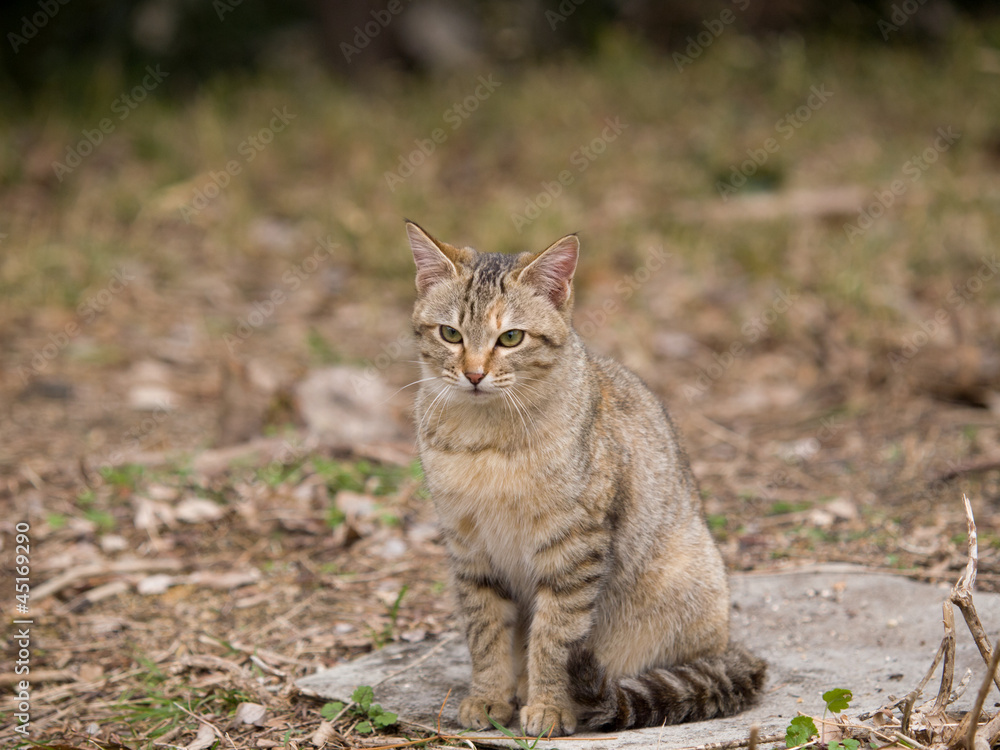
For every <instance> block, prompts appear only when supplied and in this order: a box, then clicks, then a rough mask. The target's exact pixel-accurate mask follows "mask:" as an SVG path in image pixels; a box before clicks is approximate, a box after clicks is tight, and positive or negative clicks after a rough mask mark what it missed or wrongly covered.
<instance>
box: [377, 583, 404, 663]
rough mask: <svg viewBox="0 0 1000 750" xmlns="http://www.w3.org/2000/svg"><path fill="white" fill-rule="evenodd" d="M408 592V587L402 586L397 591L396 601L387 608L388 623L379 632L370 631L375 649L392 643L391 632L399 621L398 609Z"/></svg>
mask: <svg viewBox="0 0 1000 750" xmlns="http://www.w3.org/2000/svg"><path fill="white" fill-rule="evenodd" d="M409 590H410V587H409V586H405V585H404V586H403V588H401V589H400V590H399V594H397V595H396V600H395V601H394V602H393V603H392V605H390V607H389V622H388V623H386V626H385V627H384V628H382V631H381V632H378V631H374V630H373V631H372V641H374V643H375V648H382V647H383V646H384V645H386V644H387V643H390V642H392V639H393V632H394V631H395V629H396V622H397V620H399V607H400V605H401V604H402V603H403V597H404V596H406V592H407V591H409Z"/></svg>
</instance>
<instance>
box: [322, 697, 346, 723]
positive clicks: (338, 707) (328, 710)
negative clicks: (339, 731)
mask: <svg viewBox="0 0 1000 750" xmlns="http://www.w3.org/2000/svg"><path fill="white" fill-rule="evenodd" d="M343 710H344V704H343V703H341V702H340V701H334V702H333V703H324V704H323V707H322V708H321V709H320V710H319V715H320V716H322V717H323V718H324V719H326V720H327V721H333V717H335V716H336V715H337V714H339V713H340V712H341V711H343Z"/></svg>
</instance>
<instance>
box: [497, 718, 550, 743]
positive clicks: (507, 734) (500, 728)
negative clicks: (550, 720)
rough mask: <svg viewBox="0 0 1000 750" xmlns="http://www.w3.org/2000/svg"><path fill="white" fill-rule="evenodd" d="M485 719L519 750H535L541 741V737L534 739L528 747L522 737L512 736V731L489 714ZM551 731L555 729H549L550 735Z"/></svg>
mask: <svg viewBox="0 0 1000 750" xmlns="http://www.w3.org/2000/svg"><path fill="white" fill-rule="evenodd" d="M486 718H487V719H489V720H490V724H492V725H493V726H494V727H495V728H496V729H497V731H499V732H500V733H501V734H503V735H504V736H505V737H507V738H508V739H510V740H513V741H514V744H515V745H517V746H518V747H519V748H521V750H535V748H537V747H538V743H539V742H540V741H541V739H542V737H541V736H539V737H535V741H534V742H532V743H531V744H530V745H529V744H528V741H527V740H525V739H524V738H523V737H518V736H517V735H516V734H514V733H513V732H512V731H510V730H509V729H508V728H507V727H505V726H504V725H503V724H501V723H500V722H498V721H497V720H496V719H494V718H493V717H492V716H490V715H489V714H486ZM553 729H555V726H554V725H553V726H552V727H551V728H550V729H549V733H550V734H551V732H552V730H553ZM550 750H556V748H551V749H550Z"/></svg>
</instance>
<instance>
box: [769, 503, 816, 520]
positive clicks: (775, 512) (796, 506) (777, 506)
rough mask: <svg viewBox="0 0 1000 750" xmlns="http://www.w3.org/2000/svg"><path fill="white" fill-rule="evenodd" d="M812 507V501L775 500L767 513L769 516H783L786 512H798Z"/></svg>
mask: <svg viewBox="0 0 1000 750" xmlns="http://www.w3.org/2000/svg"><path fill="white" fill-rule="evenodd" d="M811 507H812V504H810V503H805V502H801V503H790V502H787V501H786V500H775V501H774V502H773V503H771V507H770V508H768V509H767V515H769V516H782V515H784V514H786V513H798V512H799V511H803V510H809V509H810V508H811Z"/></svg>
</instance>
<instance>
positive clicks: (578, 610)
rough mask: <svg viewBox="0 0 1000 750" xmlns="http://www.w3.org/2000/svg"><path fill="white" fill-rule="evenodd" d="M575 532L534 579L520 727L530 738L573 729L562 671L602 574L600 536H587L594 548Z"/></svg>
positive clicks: (582, 632) (586, 622) (585, 625)
mask: <svg viewBox="0 0 1000 750" xmlns="http://www.w3.org/2000/svg"><path fill="white" fill-rule="evenodd" d="M578 534H579V535H578V536H576V538H575V539H570V540H568V544H567V547H569V548H568V549H565V550H560V552H561V554H557V555H549V558H550V565H548V566H546V567H548V571H547V575H544V576H543V577H541V579H540V580H539V584H538V588H537V591H536V594H535V609H534V617H533V618H532V622H531V632H530V635H529V643H528V703H527V705H526V706H524V707H523V708H522V709H521V726H522V728H523V729H524V731H525V733H526V734H529V735H533V736H540V735H546V736H547V735H550V734H552V735H560V734H572V733H573V732H574V731H575V730H576V712H575V707H574V705H573V701H572V700H571V699H570V695H569V677H568V674H567V671H566V667H567V662H568V660H569V650H570V647H571V646H572V645H573V644H577V643H580V642H582V641H584V640H585V639H586V638H587V635H588V634H589V633H590V630H591V628H592V627H593V622H594V603H595V601H596V600H597V596H598V593H599V592H600V587H601V583H602V581H603V579H604V576H605V554H604V552H603V546H604V545H603V544H602V543H601V540H600V539H599V537H600V534H599V533H598V534H596V535H595V536H593V537H591V539H590V541H592V542H593V545H591V544H586V543H583V542H584V540H583V537H585V535H586V533H585V532H582V531H581V532H578ZM574 542H575V543H574ZM553 557H554V558H555V559H552V558H553Z"/></svg>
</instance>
